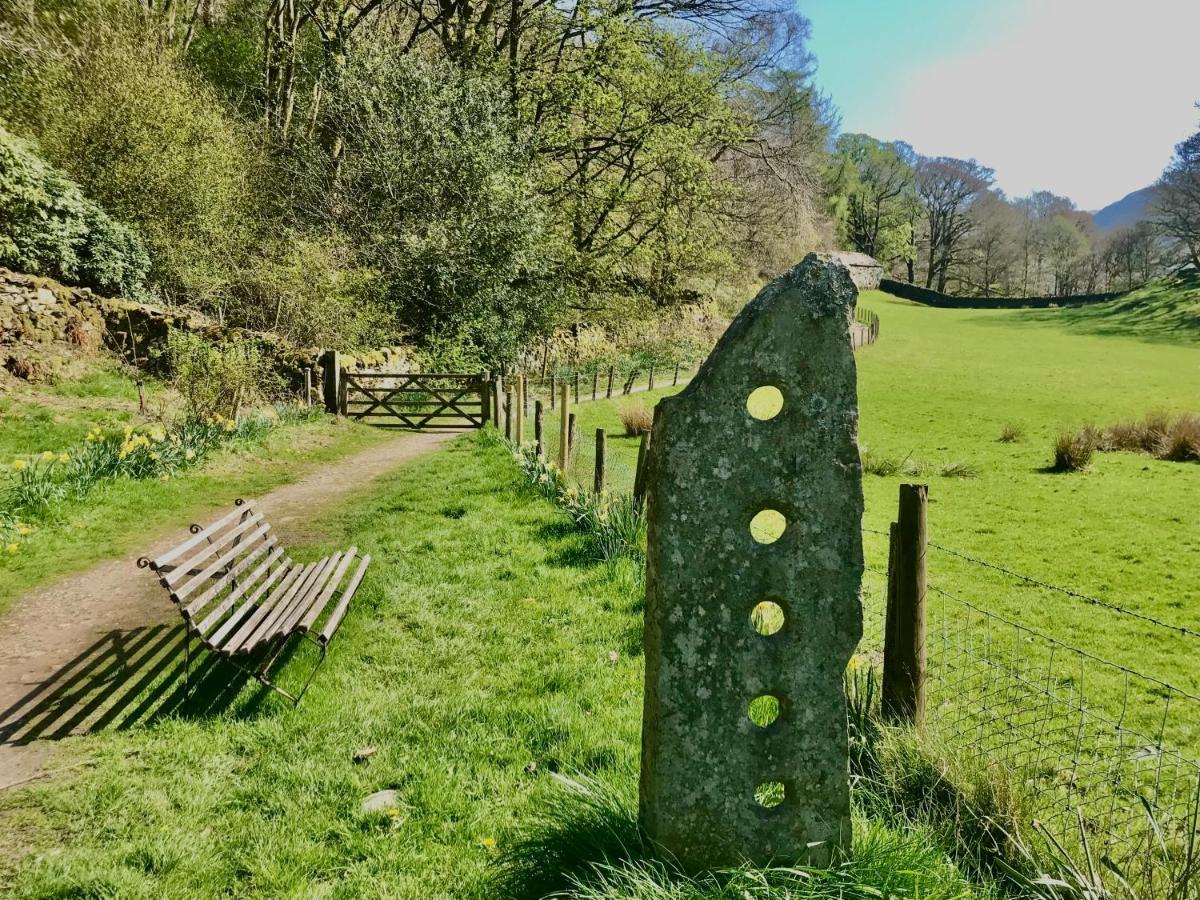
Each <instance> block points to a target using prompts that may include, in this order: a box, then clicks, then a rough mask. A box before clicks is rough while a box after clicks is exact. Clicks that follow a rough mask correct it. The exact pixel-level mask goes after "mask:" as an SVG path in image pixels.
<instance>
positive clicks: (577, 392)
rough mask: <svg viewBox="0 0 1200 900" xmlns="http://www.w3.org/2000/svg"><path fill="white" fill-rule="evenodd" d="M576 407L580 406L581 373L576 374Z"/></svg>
mask: <svg viewBox="0 0 1200 900" xmlns="http://www.w3.org/2000/svg"><path fill="white" fill-rule="evenodd" d="M575 405H576V406H578V405H579V373H578V372H576V373H575Z"/></svg>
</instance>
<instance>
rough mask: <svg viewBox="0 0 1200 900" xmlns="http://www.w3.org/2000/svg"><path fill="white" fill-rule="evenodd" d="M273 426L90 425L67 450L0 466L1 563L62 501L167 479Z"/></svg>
mask: <svg viewBox="0 0 1200 900" xmlns="http://www.w3.org/2000/svg"><path fill="white" fill-rule="evenodd" d="M289 415H291V414H290V413H289ZM279 421H280V416H279V414H278V413H275V412H274V411H272V414H271V415H261V414H260V415H254V416H248V417H245V418H242V419H238V420H233V419H227V418H225V417H224V416H221V415H211V416H207V417H205V418H204V419H202V420H200V421H189V422H184V423H183V424H181V425H178V426H174V427H167V426H165V425H161V424H151V425H144V426H140V427H137V426H133V425H129V426H126V427H125V428H124V429H122V430H115V431H106V430H104V429H102V428H93V429H92V430H91V431H89V432H88V433H87V435H86V437H85V438H84V440H83V443H82V444H81V445H79V446H78V447H75V448H73V449H72V450H69V451H65V452H64V451H56V450H44V451H42V452H41V453H35V454H31V455H29V456H21V457H18V458H16V459H13V460H11V461H10V462H9V463H8V464H7V466H3V467H2V468H0V564H2V563H3V560H5V559H7V558H10V557H13V556H17V555H19V554H20V551H21V546H22V544H23V543H24V542H25V541H26V539H27V538H28V537H29V536H30V535H32V534H33V529H32V526H30V525H28V524H27V522H29V521H31V520H36V519H44V518H47V517H49V516H50V515H51V514H52V513H53V511H54V509H55V508H56V507H57V506H58V505H59V504H60V503H62V502H63V501H65V500H67V499H69V498H81V497H83V496H84V495H86V494H87V493H88V492H89V491H91V490H92V488H94V487H96V486H97V485H98V484H100V483H101V482H104V481H109V480H113V479H116V478H137V479H143V478H155V479H158V480H160V481H169V480H170V479H171V478H172V477H173V476H174V475H175V474H176V473H178V472H180V471H181V470H183V469H186V468H188V467H190V466H194V465H197V464H198V463H200V462H202V461H203V460H204V459H205V458H206V457H207V456H208V455H209V454H210V453H212V451H213V450H215V449H216V448H217V447H219V446H220V445H222V444H225V443H228V442H230V441H232V440H236V439H247V438H256V437H260V436H261V435H263V434H265V433H266V432H267V431H269V430H270V429H271V428H272V427H274V426H275V425H276V424H278V423H279Z"/></svg>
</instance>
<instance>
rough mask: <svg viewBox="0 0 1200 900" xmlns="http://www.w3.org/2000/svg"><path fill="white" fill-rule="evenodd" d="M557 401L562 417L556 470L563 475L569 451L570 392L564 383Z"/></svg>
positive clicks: (559, 428)
mask: <svg viewBox="0 0 1200 900" xmlns="http://www.w3.org/2000/svg"><path fill="white" fill-rule="evenodd" d="M558 399H559V404H558V405H559V412H560V414H561V416H562V419H561V421H560V423H559V427H558V468H559V469H560V470H561V471H562V472H563V473H564V474H565V473H566V471H567V454H568V453H569V452H570V449H571V431H570V429H571V392H570V389H569V386H568V385H567V384H566V383H564V384H563V385H562V395H561V396H560V397H559V398H558Z"/></svg>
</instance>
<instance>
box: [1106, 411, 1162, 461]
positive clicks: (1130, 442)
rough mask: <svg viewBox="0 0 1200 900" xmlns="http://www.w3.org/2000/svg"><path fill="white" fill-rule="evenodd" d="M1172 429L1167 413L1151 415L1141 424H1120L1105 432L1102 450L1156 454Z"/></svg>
mask: <svg viewBox="0 0 1200 900" xmlns="http://www.w3.org/2000/svg"><path fill="white" fill-rule="evenodd" d="M1170 427H1171V417H1170V416H1169V415H1168V414H1167V413H1165V412H1153V413H1150V414H1149V415H1148V416H1146V418H1144V419H1142V420H1141V421H1140V422H1119V423H1117V424H1116V425H1113V426H1112V427H1111V428H1108V429H1107V430H1106V431H1105V432H1104V435H1103V439H1102V440H1101V442H1100V449H1102V450H1125V451H1128V452H1131V453H1139V452H1140V453H1155V452H1156V451H1157V450H1158V448H1159V447H1160V446H1162V442H1163V438H1164V437H1165V435H1166V433H1167V431H1168V430H1169V429H1170Z"/></svg>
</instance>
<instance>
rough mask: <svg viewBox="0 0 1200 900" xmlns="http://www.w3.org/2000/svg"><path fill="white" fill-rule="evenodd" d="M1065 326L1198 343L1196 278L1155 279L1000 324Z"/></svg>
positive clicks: (1199, 292) (1199, 281)
mask: <svg viewBox="0 0 1200 900" xmlns="http://www.w3.org/2000/svg"><path fill="white" fill-rule="evenodd" d="M1013 324H1016V325H1022V324H1025V325H1045V326H1049V327H1053V328H1060V327H1064V326H1065V327H1068V328H1071V329H1073V330H1075V331H1077V332H1081V333H1089V334H1101V335H1114V336H1117V337H1138V338H1141V339H1143V340H1147V341H1156V342H1165V343H1171V344H1182V343H1191V344H1197V343H1200V276H1198V275H1191V276H1189V277H1181V278H1169V279H1165V280H1163V281H1153V282H1151V283H1150V284H1147V285H1145V286H1144V287H1140V288H1138V289H1137V290H1136V291H1131V292H1130V293H1128V294H1125V295H1124V296H1122V297H1119V298H1118V299H1116V300H1113V301H1111V302H1109V303H1098V304H1096V305H1094V306H1081V307H1076V308H1068V309H1050V310H1027V311H1022V312H1021V313H1019V314H1018V315H1015V316H1013V317H1012V318H1011V320H1006V321H1004V322H1003V323H1002V327H1010V326H1011V325H1013Z"/></svg>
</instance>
